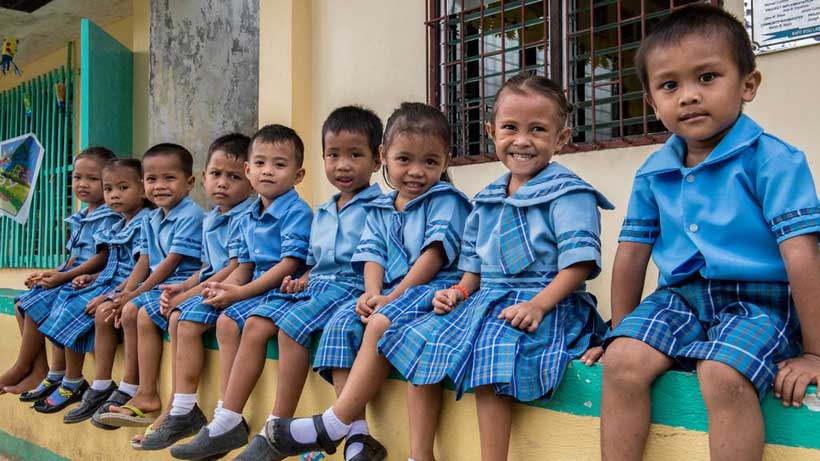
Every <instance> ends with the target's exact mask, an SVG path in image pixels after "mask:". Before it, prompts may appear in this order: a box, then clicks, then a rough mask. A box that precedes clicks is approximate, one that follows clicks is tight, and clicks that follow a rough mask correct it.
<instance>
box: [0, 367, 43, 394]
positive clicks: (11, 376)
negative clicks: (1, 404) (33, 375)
mask: <svg viewBox="0 0 820 461" xmlns="http://www.w3.org/2000/svg"><path fill="white" fill-rule="evenodd" d="M30 372H31V370H28V369H23V368H21V367H17V366H12V367H11V368H9V369H8V370H6V372H5V373H3V374H2V375H0V393H4V392H8V391H6V390H5V388H7V387H12V386H16V385H17V384H19V383H20V381H23V380H24V379H25V378H26V376H27V375H28V374H29V373H30ZM44 374H45V373H44ZM42 379H43V378H42V376H41V377H40V379H38V380H37V382H39V381H41V380H42ZM34 385H36V382H35V384H34ZM28 389H31V388H30V387H29V388H28ZM28 389H26V390H28ZM18 394H19V392H18Z"/></svg>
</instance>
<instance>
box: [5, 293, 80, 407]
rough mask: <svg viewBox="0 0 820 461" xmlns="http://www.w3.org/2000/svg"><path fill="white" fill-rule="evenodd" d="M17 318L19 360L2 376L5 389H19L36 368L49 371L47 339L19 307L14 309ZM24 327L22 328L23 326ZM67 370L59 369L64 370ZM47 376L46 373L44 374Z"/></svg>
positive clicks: (35, 383)
mask: <svg viewBox="0 0 820 461" xmlns="http://www.w3.org/2000/svg"><path fill="white" fill-rule="evenodd" d="M14 312H15V316H16V317H17V325H18V327H20V336H21V338H20V350H19V351H18V352H17V359H16V360H15V362H14V364H13V365H12V366H11V367H10V368H9V369H8V370H6V372H5V373H3V375H2V376H0V386H3V387H7V386H10V387H14V388H16V387H18V386H16V385H18V384H21V381H23V380H24V378H26V376H27V375H29V374H30V373H31V372H32V370H34V369H35V368H37V369H39V370H40V371H42V370H47V369H48V364H47V363H46V355H45V354H46V353H45V338H44V337H43V334H42V333H40V331H39V330H38V329H37V324H36V323H34V321H33V320H31V317H28V316H26V317H23V315H22V314H21V313H20V310H19V308H18V306H16V305H15V307H14ZM21 325H22V326H21ZM64 369H65V368H59V370H64ZM42 375H43V376H45V373H42ZM43 376H40V377H39V379H37V380H36V381H35V382H34V385H35V386H36V385H37V383H38V382H40V381H41V380H42V379H43ZM15 390H16V389H11V388H10V389H7V391H8V392H14V391H15ZM27 390H29V389H28V388H26V389H22V390H21V391H20V392H23V391H27Z"/></svg>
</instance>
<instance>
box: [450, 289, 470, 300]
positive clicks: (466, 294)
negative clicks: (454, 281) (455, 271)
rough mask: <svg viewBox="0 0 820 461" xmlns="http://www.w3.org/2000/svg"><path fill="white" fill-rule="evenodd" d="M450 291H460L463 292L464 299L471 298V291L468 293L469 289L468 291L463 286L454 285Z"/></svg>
mask: <svg viewBox="0 0 820 461" xmlns="http://www.w3.org/2000/svg"><path fill="white" fill-rule="evenodd" d="M450 289H451V290H458V291H460V292H461V294H462V295H464V299H467V298H469V297H470V292H469V291H467V289H466V288H464V287H463V286H461V285H453V286H451V287H450ZM462 301H463V300H462Z"/></svg>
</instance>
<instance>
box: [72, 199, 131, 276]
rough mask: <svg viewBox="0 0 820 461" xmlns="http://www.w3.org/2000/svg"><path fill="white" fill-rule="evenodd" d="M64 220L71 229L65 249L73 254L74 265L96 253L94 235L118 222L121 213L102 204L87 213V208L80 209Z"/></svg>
mask: <svg viewBox="0 0 820 461" xmlns="http://www.w3.org/2000/svg"><path fill="white" fill-rule="evenodd" d="M65 221H66V222H67V223H68V225H69V228H70V229H71V236H70V237H69V239H68V243H67V244H66V249H67V250H68V251H69V253H70V254H71V256H74V258H75V259H74V265H75V266H79V265H80V264H82V263H84V262H86V261H87V260H88V259H89V258H91V257H92V256H94V255H95V254H97V241H96V240H95V236H96V235H98V234H99V233H100V232H101V231H104V230H107V229H111V228H112V227H113V226H115V225H117V224H118V223H120V222H121V221H122V215H120V214H118V213H116V212H114V211H113V210H112V209H111V208H108V205H105V204H103V205H100V206H98V207H97V208H95V209H94V211H93V212H91V213H88V208H86V209H84V210H80V211H78V212H77V213H74V214H73V215H71V216H69V217H68V218H66V219H65Z"/></svg>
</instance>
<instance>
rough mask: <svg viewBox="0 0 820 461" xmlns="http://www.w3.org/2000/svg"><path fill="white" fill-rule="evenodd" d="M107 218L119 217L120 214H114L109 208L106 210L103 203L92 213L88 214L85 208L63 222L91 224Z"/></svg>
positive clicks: (106, 207)
mask: <svg viewBox="0 0 820 461" xmlns="http://www.w3.org/2000/svg"><path fill="white" fill-rule="evenodd" d="M109 216H120V214H119V213H116V212H115V211H114V210H112V209H111V208H108V205H106V204H104V203H103V204H101V205H100V206H98V207H97V208H95V209H94V211H93V212H92V213H90V214H89V213H88V208H85V209H82V210H80V211H78V212H76V213H74V214H73V215H71V216H69V217H67V218H65V222H67V223H69V224H75V225H76V224H80V223H89V222H93V221H96V220H98V219H104V218H108V217H109Z"/></svg>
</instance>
